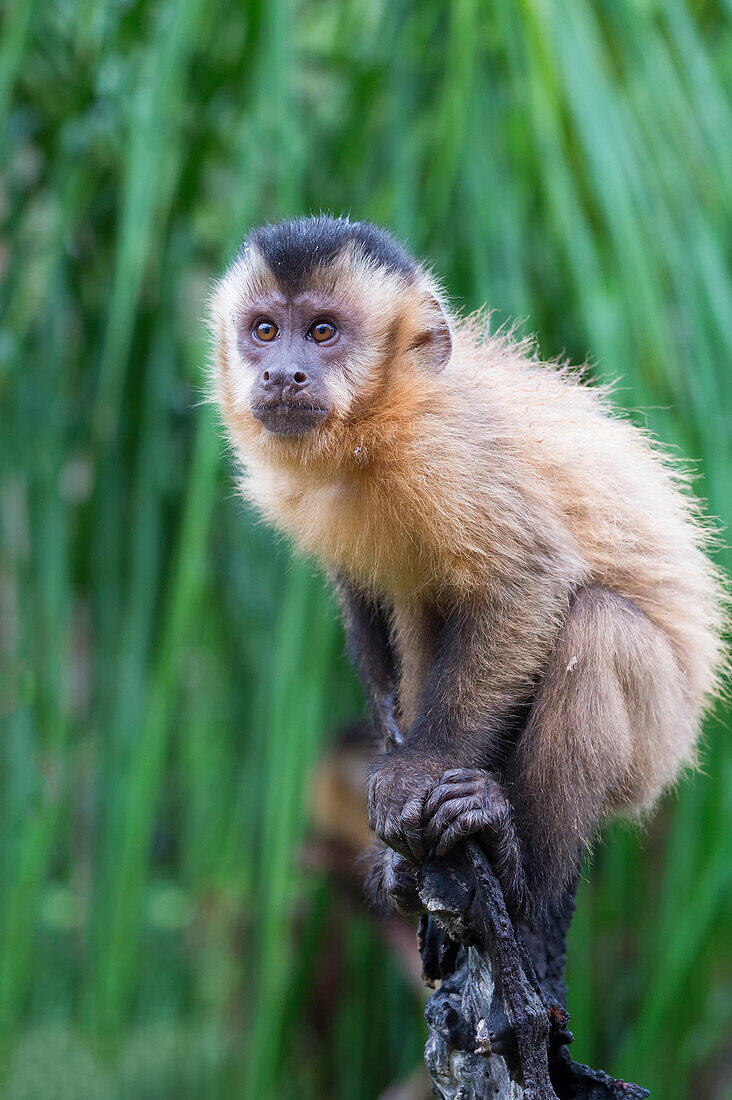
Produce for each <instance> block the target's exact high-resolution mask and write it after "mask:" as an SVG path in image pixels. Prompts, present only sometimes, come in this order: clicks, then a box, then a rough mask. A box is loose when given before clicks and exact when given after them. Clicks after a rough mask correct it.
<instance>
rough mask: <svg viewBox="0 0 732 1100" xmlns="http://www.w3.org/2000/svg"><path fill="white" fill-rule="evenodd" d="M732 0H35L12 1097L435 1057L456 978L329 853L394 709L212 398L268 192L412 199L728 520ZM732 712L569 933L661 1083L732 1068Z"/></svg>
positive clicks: (5, 195)
mask: <svg viewBox="0 0 732 1100" xmlns="http://www.w3.org/2000/svg"><path fill="white" fill-rule="evenodd" d="M729 14H730V12H729V6H728V5H726V4H725V3H723V2H722V0H719V2H715V0H593V2H591V3H590V2H583V0H517V2H516V3H513V4H507V3H499V2H498V0H486V2H484V3H479V2H478V0H454V2H452V3H450V4H446V3H440V2H438V0H423V2H422V3H420V4H410V3H407V2H406V0H391V2H390V3H388V4H387V3H384V2H383V0H322V2H319V0H301V2H297V3H295V2H294V0H267V2H266V3H263V4H260V3H257V2H254V0H242V2H240V3H232V2H230V0H208V2H207V3H204V2H203V0H155V2H148V3H142V2H140V0H137V2H136V0H118V2H115V3H110V2H109V0H53V2H51V0H37V2H36V3H30V2H29V0H15V2H11V3H10V4H9V5H8V6H7V7H6V8H5V10H4V13H3V21H4V22H3V37H2V45H1V46H0V135H2V136H1V138H0V140H1V141H2V146H1V147H0V163H1V164H2V182H1V183H0V204H1V206H2V211H1V214H0V216H1V217H2V228H1V229H0V264H1V269H2V287H1V290H0V300H1V302H2V311H3V324H2V335H1V337H0V409H1V415H2V431H0V456H1V464H2V465H1V470H0V522H1V523H2V550H1V552H0V601H1V602H0V620H1V621H0V639H1V641H2V646H3V670H2V696H1V701H2V715H3V732H2V737H1V739H0V754H1V755H0V761H1V765H0V767H1V773H0V784H1V786H2V794H1V796H0V838H1V847H0V891H1V894H0V1029H1V1030H0V1035H1V1038H0V1049H1V1052H2V1058H0V1067H2V1068H0V1089H1V1090H2V1091H3V1095H6V1096H8V1097H12V1098H13V1100H17V1098H31V1097H43V1098H47V1097H51V1096H53V1097H66V1096H68V1097H82V1096H83V1097H90V1098H95V1100H96V1098H101V1097H105V1098H106V1097H118V1096H119V1097H122V1096H129V1097H136V1098H137V1097H142V1098H145V1097H171V1098H172V1097H176V1098H182V1097H207V1098H208V1097H247V1098H251V1100H260V1098H263V1100H268V1098H273V1097H275V1096H288V1097H297V1098H300V1097H302V1098H309V1097H312V1098H321V1097H343V1098H346V1097H347V1098H348V1100H352V1098H355V1100H358V1098H364V1100H371V1098H374V1097H376V1096H377V1095H378V1093H379V1091H380V1090H381V1089H382V1088H384V1087H385V1086H386V1085H387V1084H388V1083H389V1082H390V1081H391V1080H393V1079H394V1078H395V1077H397V1076H398V1075H400V1074H403V1073H406V1072H408V1071H410V1070H411V1068H412V1067H414V1066H415V1065H417V1064H418V1062H419V1059H420V1051H421V1045H422V1042H423V1038H424V1033H423V1023H422V1019H421V1004H420V1002H419V1001H418V1000H417V998H416V997H415V995H414V994H413V993H412V992H411V990H410V987H409V986H408V985H407V983H406V981H405V980H404V979H403V977H402V976H401V974H400V972H399V970H398V968H397V967H396V966H395V965H394V964H393V962H390V961H389V959H388V958H387V957H386V956H385V952H384V949H383V945H382V944H381V942H380V941H379V939H378V938H377V936H376V935H375V933H374V930H373V923H372V922H371V921H370V920H369V919H368V918H367V917H365V916H363V915H359V914H355V913H350V912H349V913H347V914H345V915H344V913H343V912H340V911H339V906H338V904H337V903H336V900H335V898H334V894H333V888H332V886H331V885H329V884H328V883H327V882H326V881H324V880H323V879H322V878H320V877H319V876H318V875H315V874H313V873H308V872H306V871H304V870H303V869H302V867H301V864H300V863H299V861H298V859H297V852H298V849H299V845H300V842H301V839H302V836H303V831H304V828H305V824H306V822H305V817H306V814H305V810H304V805H305V799H306V790H307V778H308V774H309V771H310V768H311V765H312V763H313V761H314V759H315V758H316V757H317V755H318V753H319V752H320V750H321V747H322V746H323V744H324V741H326V740H327V738H328V737H329V736H330V733H331V731H332V730H333V728H334V727H335V726H336V725H337V723H338V722H339V721H341V720H342V719H344V718H346V717H348V716H352V715H353V714H354V713H356V712H357V711H358V709H359V708H360V701H359V695H358V692H357V690H356V687H355V685H354V682H353V680H352V678H351V675H350V672H349V671H348V669H347V667H346V664H345V661H344V659H343V656H342V638H341V634H340V628H339V627H338V625H337V624H336V622H335V619H334V614H333V608H332V605H331V604H330V602H329V600H328V598H327V597H326V595H325V594H324V591H323V589H322V586H321V582H320V580H319V579H317V577H316V576H314V571H313V569H312V567H311V566H309V565H307V564H303V563H302V562H301V563H299V564H295V565H293V564H288V555H287V553H286V550H285V549H284V548H283V547H282V546H279V545H278V544H276V543H275V542H274V541H273V539H272V538H271V537H270V535H269V534H268V533H267V532H266V531H265V530H263V529H262V528H260V527H257V526H256V525H255V524H254V522H253V520H252V517H251V516H250V515H249V514H247V513H246V511H244V510H243V509H242V507H241V506H240V505H239V503H238V502H237V501H236V499H235V497H234V494H233V491H232V478H231V469H230V467H228V466H227V461H226V459H224V460H223V461H222V455H223V454H224V448H223V445H222V441H221V438H220V434H219V431H218V428H217V426H216V424H215V423H214V421H213V418H212V415H211V413H210V411H209V410H208V409H207V408H205V407H201V406H200V404H199V401H200V397H201V392H202V381H203V377H204V364H205V362H206V358H207V354H208V351H207V342H206V333H205V324H204V321H203V318H204V315H205V304H204V303H205V299H206V295H207V288H208V286H209V284H210V281H211V279H212V277H213V276H214V275H215V273H216V272H217V271H218V270H220V268H221V266H222V264H223V263H224V262H225V261H226V259H227V258H228V257H229V256H230V255H231V254H232V252H233V251H234V249H235V248H236V245H237V243H238V241H239V239H240V237H241V235H242V234H243V232H244V231H245V230H246V229H247V227H248V226H249V225H251V224H252V223H253V222H258V221H260V220H262V219H264V218H265V217H269V218H273V217H277V216H280V215H284V214H291V213H295V212H302V211H309V210H318V209H320V208H324V209H328V210H333V211H337V212H344V211H349V212H351V214H352V215H353V216H358V217H370V218H373V219H375V220H377V221H380V222H383V223H385V224H387V225H390V226H392V227H393V228H394V229H395V230H396V232H397V233H398V234H400V235H402V236H403V237H405V238H406V239H407V240H408V242H409V244H410V247H411V248H412V249H413V250H414V251H415V252H416V253H417V254H419V255H428V256H430V257H432V258H433V259H434V262H435V264H436V268H437V270H438V272H440V273H441V274H442V275H443V276H444V277H445V280H446V283H447V287H448V289H449V291H450V292H451V293H452V295H453V296H454V298H455V300H456V302H457V303H458V304H460V305H461V306H464V307H465V308H470V309H472V308H475V307H477V306H479V305H480V304H481V303H483V302H485V301H487V302H489V303H490V304H491V305H492V306H493V307H494V308H495V310H496V323H500V322H502V321H503V320H505V319H508V318H519V319H526V318H528V319H529V320H528V321H527V322H526V324H527V327H528V328H529V329H532V330H534V331H536V332H537V333H538V335H539V339H540V343H541V347H542V350H543V352H544V354H545V355H547V356H556V355H559V354H562V353H563V352H565V351H566V352H567V353H568V354H569V355H571V356H572V357H573V358H574V359H576V360H582V359H584V358H585V357H587V356H588V355H589V356H591V357H592V359H593V361H594V363H595V364H596V372H597V373H598V374H599V375H601V376H604V377H613V378H614V377H616V376H620V377H621V379H622V383H621V386H620V388H619V390H618V399H619V400H620V401H621V402H622V403H623V404H624V405H626V406H627V407H630V408H632V409H641V410H643V411H642V412H641V413H638V415H639V416H641V417H642V418H643V419H644V420H646V421H647V422H648V423H649V424H650V425H651V426H652V427H653V428H654V429H655V430H657V431H658V433H659V434H660V435H661V436H662V437H663V438H664V439H665V440H667V441H668V442H670V443H673V444H676V445H678V446H679V448H680V449H681V451H682V452H683V453H684V454H685V455H687V456H690V457H692V458H694V459H698V460H700V462H701V470H702V472H703V478H702V480H701V481H700V482H699V487H700V491H702V492H704V493H705V494H707V495H708V496H709V497H710V499H711V508H712V511H713V512H714V513H715V514H717V515H718V516H721V517H722V518H723V519H725V520H727V521H729V519H730V517H732V476H731V475H732V456H731V454H730V438H729V427H730V410H731V409H732V402H731V397H732V371H731V369H730V350H731V348H732V278H731V276H730V269H729V266H728V258H729V253H728V249H729V244H730V230H731V228H732V218H731V217H730V215H731V213H732V154H731V152H730V151H731V150H732V105H731V102H730V97H729V94H728V92H729V87H730V74H731V70H732V38H731V36H730V26H729ZM725 560H727V561H728V560H729V559H728V557H727V556H725ZM720 709H721V708H720ZM723 719H724V715H723V714H722V715H720V717H719V719H718V720H717V721H712V722H710V724H709V729H708V736H707V739H706V748H705V753H704V767H703V770H702V772H701V773H700V774H697V775H696V777H695V778H694V779H693V780H692V781H686V782H685V783H684V784H683V785H682V786H681V788H680V789H679V792H678V794H677V795H674V796H672V797H670V798H669V799H668V800H667V801H666V803H665V806H664V808H663V810H662V812H661V814H660V816H659V817H658V818H657V819H656V821H655V823H654V825H653V826H652V828H651V830H650V832H649V833H648V834H646V836H645V838H644V839H643V840H641V839H640V838H639V837H638V836H637V835H635V834H633V833H631V832H629V831H627V830H625V831H624V830H622V829H616V830H614V836H613V838H612V843H611V844H608V845H606V846H604V847H603V848H601V850H600V851H599V853H598V855H597V858H596V860H595V863H594V867H593V870H592V876H591V884H590V885H587V884H583V886H582V888H581V891H580V905H579V912H578V915H577V920H576V924H575V927H574V930H573V933H572V943H571V959H570V991H571V992H570V1009H571V1011H572V1013H573V1021H574V1027H575V1031H576V1032H577V1034H578V1040H577V1043H576V1044H575V1046H576V1048H577V1049H576V1051H575V1056H576V1057H580V1058H583V1059H586V1060H589V1061H594V1062H597V1063H599V1064H603V1065H604V1066H605V1068H607V1069H610V1070H613V1071H614V1072H616V1073H618V1074H623V1075H627V1076H629V1077H631V1078H633V1077H635V1078H637V1079H639V1080H641V1081H642V1082H643V1083H644V1084H646V1085H648V1086H650V1087H652V1089H653V1090H654V1092H653V1095H654V1096H656V1097H659V1098H660V1097H662V1098H664V1100H674V1098H681V1097H687V1096H694V1097H697V1096H698V1097H721V1096H722V1095H724V1090H725V1076H724V1075H725V1064H724V1045H723V1040H724V1035H725V1031H726V1030H728V1029H729V1026H730V1015H731V1012H730V1009H731V1002H732V996H731V994H730V988H729V985H728V984H727V981H726V979H728V977H729V972H728V971H727V973H725V957H727V961H728V940H729V930H730V918H731V916H732V914H731V913H730V905H729V895H728V892H727V890H726V888H727V887H728V886H729V875H728V873H727V872H728V868H729V862H730V859H729V850H728V837H729V835H730V828H731V826H732V805H731V794H732V774H731V770H732V753H731V752H730V746H729V738H728V736H726V734H725V731H724V727H723ZM336 939H337V940H338V941H339V943H340V948H339V949H340V951H341V953H342V962H341V971H342V972H341V975H340V978H341V980H340V982H339V983H338V984H337V985H336V986H334V990H335V991H333V990H331V992H330V995H329V997H330V1001H329V1003H328V1004H327V1005H326V1009H323V1007H322V1001H323V991H322V981H319V978H318V975H319V974H321V972H322V969H323V965H324V959H325V958H327V957H329V955H330V954H332V952H333V947H334V941H335V940H336ZM334 998H335V1000H334ZM318 1006H320V1007H318ZM727 1068H728V1067H727Z"/></svg>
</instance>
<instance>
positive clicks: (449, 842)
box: [435, 810, 482, 856]
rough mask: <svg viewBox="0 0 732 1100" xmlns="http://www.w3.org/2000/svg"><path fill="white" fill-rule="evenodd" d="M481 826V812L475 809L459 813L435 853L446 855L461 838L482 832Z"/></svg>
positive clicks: (443, 835)
mask: <svg viewBox="0 0 732 1100" xmlns="http://www.w3.org/2000/svg"><path fill="white" fill-rule="evenodd" d="M481 827H482V826H481V820H480V814H479V813H477V812H476V811H475V810H466V811H465V812H464V813H461V814H459V815H458V817H456V818H455V820H454V821H453V823H452V825H450V826H449V827H448V828H447V829H446V830H445V832H444V833H443V834H442V838H441V839H440V842H439V844H438V845H437V847H436V848H435V855H438V856H444V854H445V852H449V851H450V849H451V848H453V847H454V846H455V845H456V844H457V842H458V841H459V840H461V839H462V838H463V837H466V836H472V835H473V833H477V832H480V830H481Z"/></svg>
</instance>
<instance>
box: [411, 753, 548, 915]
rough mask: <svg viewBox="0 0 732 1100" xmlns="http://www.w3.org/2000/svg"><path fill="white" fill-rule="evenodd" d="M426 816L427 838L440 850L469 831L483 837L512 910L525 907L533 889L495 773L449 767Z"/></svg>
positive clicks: (439, 852) (514, 912)
mask: <svg viewBox="0 0 732 1100" xmlns="http://www.w3.org/2000/svg"><path fill="white" fill-rule="evenodd" d="M423 820H424V842H425V844H426V845H427V846H428V847H430V848H434V851H435V854H436V855H438V856H441V855H444V854H445V852H448V851H449V850H450V848H452V847H453V846H454V845H455V844H457V842H458V841H459V840H463V839H465V838H466V837H469V836H474V837H475V838H476V839H477V840H478V841H480V844H481V846H482V848H483V849H484V851H485V853H486V855H487V856H488V858H489V859H490V861H491V865H492V867H493V870H494V871H495V874H496V877H497V879H498V881H499V882H500V884H501V888H502V889H503V894H504V897H505V899H506V905H507V906H508V908H509V910H510V911H511V913H512V915H513V916H515V917H521V916H523V915H524V914H525V913H526V911H527V908H528V902H529V895H528V891H527V887H526V875H525V871H524V861H523V857H522V854H521V848H520V846H519V841H518V837H517V835H516V830H515V828H514V823H513V813H512V811H511V805H510V803H509V801H508V799H507V798H506V795H505V794H504V792H503V788H502V787H501V785H500V783H499V782H498V781H497V780H496V779H495V778H494V777H493V776H492V775H490V774H489V773H488V772H484V771H479V770H472V769H470V768H456V769H454V770H452V771H448V772H444V773H443V775H442V777H441V778H440V781H439V783H437V784H436V785H435V787H434V788H433V790H432V791H431V793H430V794H429V796H428V797H427V799H426V800H425V803H424V810H423Z"/></svg>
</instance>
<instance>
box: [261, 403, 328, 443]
mask: <svg viewBox="0 0 732 1100" xmlns="http://www.w3.org/2000/svg"><path fill="white" fill-rule="evenodd" d="M252 415H253V416H254V418H255V419H256V420H258V421H259V423H260V424H263V425H264V427H265V428H266V429H267V431H268V432H272V434H273V435H305V433H306V432H311V431H312V430H313V428H317V426H318V424H322V422H323V421H324V420H325V418H326V416H327V415H328V410H327V409H325V408H323V406H322V405H302V404H295V403H294V402H292V401H279V402H277V403H276V404H268V405H264V404H259V405H252Z"/></svg>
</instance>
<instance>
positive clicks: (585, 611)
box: [370, 587, 683, 914]
mask: <svg viewBox="0 0 732 1100" xmlns="http://www.w3.org/2000/svg"><path fill="white" fill-rule="evenodd" d="M451 640H452V641H453V642H455V641H458V642H459V641H462V644H463V650H462V661H463V663H462V667H461V668H459V667H456V666H452V667H451V663H450V660H449V655H448V650H447V647H446V646H443V645H442V644H440V645H438V652H437V653H436V656H435V660H434V662H433V667H432V669H431V670H430V674H429V675H428V678H427V683H426V685H425V691H424V696H423V703H422V706H421V707H420V712H419V714H418V716H417V719H416V720H415V723H414V724H413V726H412V728H411V730H410V732H409V736H408V737H407V740H406V742H405V744H404V746H403V747H402V748H400V749H398V750H397V751H396V752H394V753H391V754H388V755H387V756H386V757H383V758H382V759H381V760H380V761H379V762H377V765H376V766H375V769H374V772H373V776H372V780H371V790H370V814H371V823H372V828H373V829H374V831H375V833H376V835H377V836H378V837H381V838H382V839H384V840H385V841H386V842H387V843H388V844H390V845H391V846H392V847H394V848H395V849H396V850H398V851H400V852H402V853H403V854H404V855H406V856H409V857H411V858H412V859H416V860H419V859H421V858H422V856H423V855H424V854H425V852H427V851H429V850H430V849H434V850H435V851H436V852H437V853H438V854H439V853H441V852H444V851H446V850H448V849H449V848H450V847H451V846H452V845H453V844H455V843H456V842H457V841H458V840H459V839H461V838H463V837H465V836H469V835H474V834H477V835H478V836H479V838H480V839H481V842H482V843H483V845H484V847H485V849H486V851H487V853H488V855H489V856H490V858H491V860H492V863H493V866H494V869H495V871H496V874H497V875H498V877H499V879H500V881H501V885H502V887H503V889H504V893H505V895H506V901H507V903H508V904H509V907H510V908H511V909H512V910H513V911H514V913H515V914H518V913H522V912H526V911H527V910H531V909H535V908H537V907H539V906H541V905H542V903H544V902H547V901H552V900H554V899H555V898H557V897H558V896H559V895H560V894H561V892H562V890H563V888H564V887H565V886H566V884H567V883H568V881H569V880H571V879H572V878H573V877H574V875H575V874H576V871H577V867H578V861H579V856H580V852H581V850H582V847H583V846H584V845H586V844H587V843H589V841H590V840H591V838H592V835H593V833H594V830H595V828H596V826H597V824H598V822H599V820H600V819H601V818H602V816H603V815H604V814H605V813H606V812H607V811H608V810H611V809H613V808H616V807H618V806H619V805H622V803H623V801H624V800H626V801H627V800H629V799H630V797H631V789H630V788H631V784H632V783H633V782H634V781H635V782H637V778H636V779H634V771H635V770H636V769H638V767H639V763H640V762H641V761H642V760H643V757H644V755H645V756H648V757H650V756H651V755H652V752H653V741H654V739H655V741H656V742H657V745H658V750H659V751H661V750H662V748H663V742H664V740H668V736H669V735H668V730H669V729H672V728H673V725H674V724H675V723H677V722H678V717H677V712H678V710H679V708H682V707H683V692H682V690H681V680H680V673H679V670H678V668H677V665H676V662H675V659H674V657H673V654H672V652H671V648H670V646H669V644H668V642H667V640H666V638H665V636H664V635H663V634H662V633H661V631H660V630H658V628H657V627H655V626H654V625H653V624H652V623H651V622H650V621H649V620H648V619H647V618H646V616H644V615H643V614H642V613H641V612H640V611H639V610H638V608H637V607H635V606H634V605H633V604H631V603H629V602H628V601H627V600H624V599H623V598H622V597H620V596H618V595H617V594H615V593H613V592H611V591H609V590H607V589H603V588H599V587H588V588H584V589H582V590H580V591H579V592H578V593H577V594H576V596H575V597H574V600H573V602H572V605H571V607H570V611H569V614H568V616H567V619H566V621H565V623H564V626H563V627H562V629H561V630H560V632H559V635H558V637H557V641H556V643H555V647H554V650H553V652H552V655H551V657H550V660H549V664H548V667H547V668H546V670H545V673H544V676H543V678H542V681H541V683H540V684H539V685H538V688H537V690H536V695H535V698H534V700H533V702H532V704H531V707H530V710H529V714H528V720H527V721H526V722H525V725H524V728H523V729H522V730H521V731H520V732H519V733H518V736H517V738H516V742H515V745H514V746H513V747H512V748H509V750H508V751H505V746H504V752H503V753H500V754H499V752H498V748H499V745H500V741H501V737H502V735H503V734H504V733H505V729H504V730H502V729H501V710H500V708H499V709H496V707H495V704H496V703H500V695H501V690H502V689H501V687H500V683H497V684H491V683H489V684H487V685H486V683H485V681H481V680H480V678H477V679H475V680H474V681H473V686H474V690H473V693H472V696H471V698H472V700H473V702H475V700H477V701H478V702H479V703H480V702H482V704H483V705H484V706H485V707H486V709H485V710H484V726H483V727H482V730H481V724H480V720H479V719H480V716H479V715H478V714H477V713H476V710H475V707H474V705H471V706H468V705H467V704H466V703H465V702H464V700H463V699H462V696H463V693H464V692H466V691H469V689H470V680H471V678H473V677H475V676H476V672H477V669H478V666H480V665H481V662H482V661H483V659H484V657H485V654H483V655H482V657H481V656H480V653H479V651H478V650H476V648H475V646H476V641H477V636H476V635H475V634H473V637H472V640H471V638H470V637H469V636H465V635H463V637H462V638H457V639H456V638H455V637H454V636H453V638H452V639H451ZM441 642H442V640H441ZM468 643H469V644H468ZM466 644H467V645H468V648H467V650H466V649H465V648H464V647H465V646H466ZM471 646H472V650H471ZM460 652H461V651H460V649H459V647H458V661H460V659H461V658H460ZM483 676H484V677H485V671H484V672H483ZM504 686H505V685H504ZM505 713H506V711H505V710H504V716H505ZM504 721H505V717H504ZM644 742H645V744H644ZM646 766H647V767H650V766H651V765H650V764H648V765H646Z"/></svg>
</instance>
